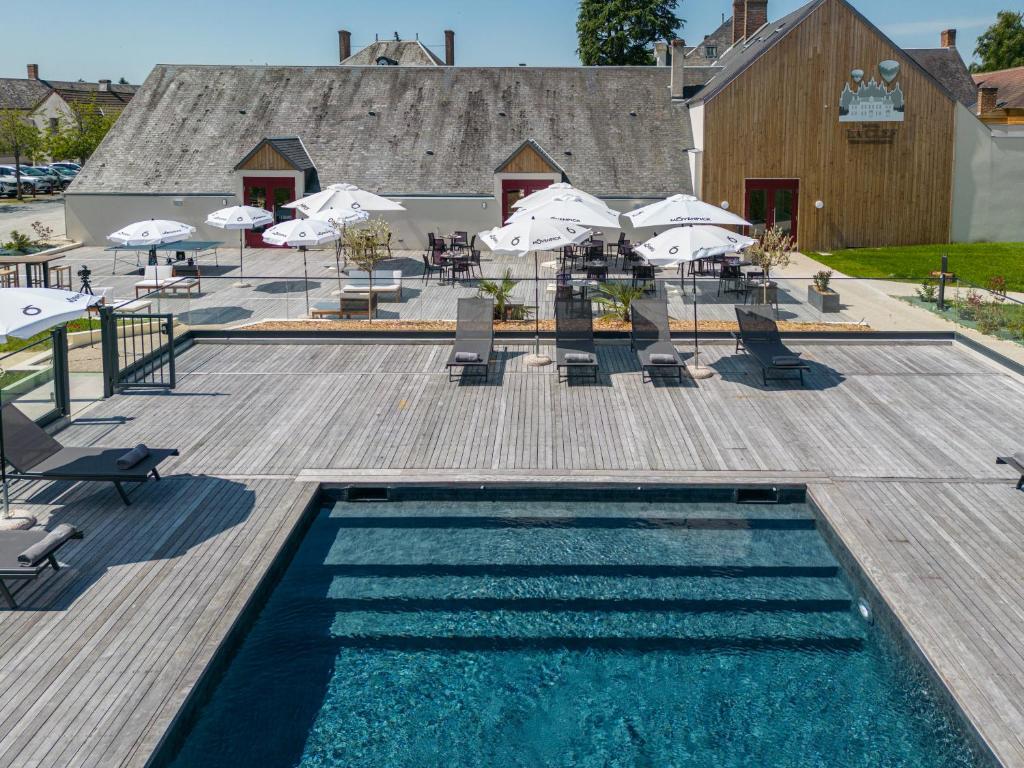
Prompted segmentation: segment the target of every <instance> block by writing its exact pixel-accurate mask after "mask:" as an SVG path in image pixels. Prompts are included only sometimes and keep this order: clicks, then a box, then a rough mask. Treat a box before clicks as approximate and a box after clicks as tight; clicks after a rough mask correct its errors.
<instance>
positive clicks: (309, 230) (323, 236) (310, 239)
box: [263, 219, 341, 248]
mask: <svg viewBox="0 0 1024 768" xmlns="http://www.w3.org/2000/svg"><path fill="white" fill-rule="evenodd" d="M340 237H341V233H340V232H338V230H336V229H335V228H334V227H332V226H331V225H330V224H329V223H327V222H326V221H321V220H319V219H292V220H291V221H282V222H281V223H280V224H275V225H274V226H272V227H271V228H270V229H268V230H267V231H265V232H264V233H263V241H264V242H266V243H269V244H270V245H287V246H291V247H292V248H309V247H315V246H318V245H323V244H324V243H331V242H334V241H335V240H337V239H338V238H340Z"/></svg>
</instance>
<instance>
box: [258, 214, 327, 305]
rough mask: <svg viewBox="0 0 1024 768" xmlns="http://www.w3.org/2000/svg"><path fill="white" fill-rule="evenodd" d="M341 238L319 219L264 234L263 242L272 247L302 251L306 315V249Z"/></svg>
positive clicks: (274, 228) (286, 223)
mask: <svg viewBox="0 0 1024 768" xmlns="http://www.w3.org/2000/svg"><path fill="white" fill-rule="evenodd" d="M339 237H341V233H340V232H338V230H336V229H335V228H334V227H333V226H331V225H330V224H328V223H327V222H326V221H318V220H317V219H292V220H291V221H282V222H281V223H280V224H275V225H274V226H272V227H271V228H270V229H268V230H266V231H265V232H264V233H263V242H265V243H269V244H270V245H286V246H289V247H291V248H298V249H299V250H300V251H302V274H303V281H304V283H305V286H306V314H307V315H308V314H309V267H308V265H307V263H306V249H307V248H309V247H310V246H313V247H316V246H318V245H323V244H324V243H333V242H334V241H335V240H337V239H338V238H339Z"/></svg>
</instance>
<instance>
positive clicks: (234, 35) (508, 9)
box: [0, 0, 1013, 83]
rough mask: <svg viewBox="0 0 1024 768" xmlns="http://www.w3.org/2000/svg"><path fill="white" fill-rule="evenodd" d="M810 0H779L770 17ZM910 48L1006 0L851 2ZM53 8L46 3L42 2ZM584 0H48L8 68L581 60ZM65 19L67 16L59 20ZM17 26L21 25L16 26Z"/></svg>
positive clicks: (709, 25) (696, 36)
mask: <svg viewBox="0 0 1024 768" xmlns="http://www.w3.org/2000/svg"><path fill="white" fill-rule="evenodd" d="M801 4H802V0H769V4H768V12H769V16H770V18H772V19H775V18H778V17H780V16H783V15H785V14H786V13H789V12H790V11H792V10H794V9H795V8H797V7H799V6H800V5H801ZM853 4H854V6H855V7H856V8H857V9H858V10H859V11H860V12H861V13H863V14H864V15H865V16H867V17H868V18H869V19H870V20H871V21H873V22H874V23H875V24H876V25H877V26H879V27H880V28H881V29H882V31H883V32H885V33H886V34H887V35H888V36H889V37H890V38H892V39H893V40H894V41H895V42H896V43H897V44H898V45H901V46H902V47H904V48H927V47H937V46H938V44H939V32H940V31H941V30H943V29H947V28H951V27H952V28H956V29H958V30H959V39H958V48H959V50H960V52H961V54H962V55H963V56H964V57H965V58H966V59H968V60H970V58H971V56H972V54H973V51H974V47H975V42H976V39H977V36H978V35H979V34H981V32H983V31H984V29H985V28H986V27H987V26H988V25H989V24H990V23H992V21H994V19H995V15H996V12H997V11H999V10H1001V9H1005V8H1009V7H1013V6H1012V5H1010V4H1007V2H1006V0H973V2H970V3H964V2H962V0H853ZM41 7H45V13H44V12H42V11H41V10H40V8H41ZM731 8H732V3H731V0H681V2H680V4H679V11H678V15H679V16H680V17H681V18H683V19H685V22H686V23H685V25H684V26H683V28H682V29H681V30H680V32H679V36H681V37H682V38H684V39H686V40H687V41H688V42H689V43H691V44H695V43H697V42H698V41H699V40H700V39H702V38H703V37H704V35H706V34H708V33H710V32H711V31H712V30H713V29H715V27H717V26H718V25H719V24H720V23H721V21H722V16H723V14H726V15H730V14H731ZM577 10H578V0H514V1H513V2H509V1H508V0H372V1H371V2H367V1H366V0H244V1H240V0H89V2H85V1H84V0H46V3H45V6H37V5H36V4H35V3H29V2H18V3H14V2H11V3H10V7H8V8H7V9H6V10H5V12H4V22H5V23H4V26H5V28H6V29H7V30H9V31H10V32H11V33H9V34H6V35H4V45H3V57H2V58H0V77H25V65H26V64H30V63H31V64H38V65H39V71H40V76H41V77H43V78H47V77H49V78H52V79H54V80H78V79H84V80H90V81H95V80H98V79H100V78H109V79H112V80H114V81H117V79H118V78H121V77H124V78H127V79H128V80H129V82H132V83H141V82H142V81H143V80H144V79H145V77H146V75H147V74H148V73H149V71H150V70H151V69H152V67H153V65H155V64H297V65H316V64H335V63H337V60H338V59H337V56H338V36H337V30H338V29H349V30H351V31H352V43H353V50H358V48H359V47H361V45H363V44H366V43H368V42H372V41H373V39H374V35H375V34H379V35H380V36H381V37H391V36H393V35H394V33H395V32H398V33H399V34H400V35H401V36H402V38H403V39H411V38H414V37H416V36H417V34H418V35H419V38H420V39H421V40H422V41H423V42H424V43H425V44H426V45H427V46H428V47H432V48H433V49H434V50H435V51H436V52H437V53H439V54H440V55H442V56H443V53H444V43H443V41H444V35H443V30H445V29H447V28H451V29H454V30H455V32H456V41H455V42H456V64H458V65H467V66H469V65H477V66H488V65H493V66H507V65H516V64H520V63H526V64H529V65H531V66H540V65H548V66H572V65H574V64H578V63H579V59H578V57H577V54H576V30H575V23H576V14H577ZM55 20H59V23H56V22H55ZM14 30H17V33H13V31H14Z"/></svg>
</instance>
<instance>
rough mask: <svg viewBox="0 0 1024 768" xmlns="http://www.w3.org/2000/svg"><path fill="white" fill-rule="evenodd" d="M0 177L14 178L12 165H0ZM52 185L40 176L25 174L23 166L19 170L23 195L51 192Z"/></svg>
mask: <svg viewBox="0 0 1024 768" xmlns="http://www.w3.org/2000/svg"><path fill="white" fill-rule="evenodd" d="M0 176H10V177H11V179H14V178H15V175H14V166H13V165H0ZM52 190H53V185H52V184H51V183H50V182H49V181H48V180H47V179H46V178H44V177H43V176H42V175H34V174H31V173H26V172H25V168H24V166H22V168H21V191H22V192H23V193H25V194H32V195H38V194H40V193H41V192H51V191H52Z"/></svg>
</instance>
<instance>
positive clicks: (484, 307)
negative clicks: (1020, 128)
mask: <svg viewBox="0 0 1024 768" xmlns="http://www.w3.org/2000/svg"><path fill="white" fill-rule="evenodd" d="M458 313H459V314H458V321H457V323H456V326H455V345H454V346H453V347H452V353H451V355H450V356H449V358H448V363H447V364H446V365H445V367H446V368H447V370H448V381H457V380H458V375H457V374H456V373H455V369H459V375H461V374H462V373H465V372H466V371H467V370H470V369H474V368H475V369H482V370H483V374H482V375H483V377H484V381H486V380H487V375H488V371H489V367H490V363H491V353H492V352H493V351H494V301H492V300H491V299H481V298H469V299H459V309H458Z"/></svg>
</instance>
